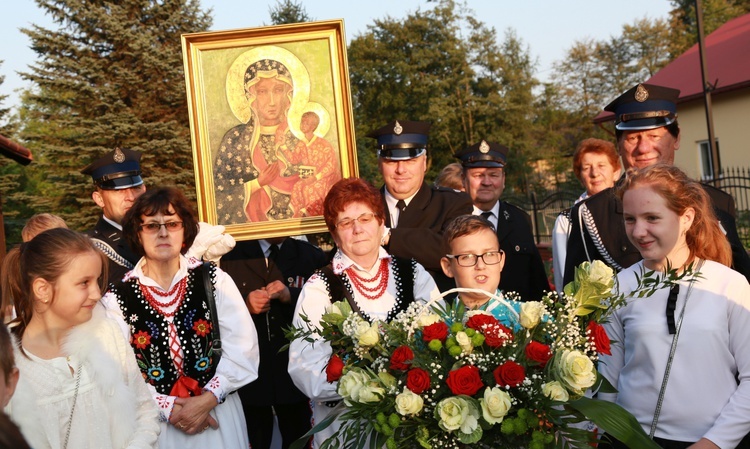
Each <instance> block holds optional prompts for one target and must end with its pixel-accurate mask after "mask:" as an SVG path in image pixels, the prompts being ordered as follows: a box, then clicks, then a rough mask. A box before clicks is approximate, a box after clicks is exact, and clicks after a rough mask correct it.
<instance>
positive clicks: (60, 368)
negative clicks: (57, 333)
mask: <svg viewBox="0 0 750 449" xmlns="http://www.w3.org/2000/svg"><path fill="white" fill-rule="evenodd" d="M64 351H65V353H66V354H70V356H69V357H57V358H54V359H50V360H45V359H41V358H39V357H37V356H35V355H34V354H31V353H30V352H28V351H21V350H20V348H19V347H18V346H16V348H15V350H14V357H15V361H16V365H17V366H18V369H19V371H20V377H19V381H18V387H17V389H16V393H15V395H14V396H13V399H12V400H11V401H10V404H9V405H8V407H7V409H6V411H7V412H8V413H9V415H10V417H11V419H13V421H15V422H16V423H17V424H18V426H19V427H20V428H21V432H22V433H23V435H24V437H25V438H26V440H27V441H28V442H29V444H30V445H31V447H33V448H34V449H47V448H49V449H62V447H63V445H64V441H65V434H66V432H67V431H68V427H70V438H69V441H68V446H67V447H68V449H86V448H91V449H110V448H111V449H121V448H132V449H136V448H143V449H147V448H156V447H158V443H157V440H158V436H159V419H158V411H157V408H156V404H155V403H154V401H153V399H152V398H151V393H150V392H149V391H148V388H147V387H146V384H145V383H144V382H143V377H141V372H140V370H139V369H138V366H137V365H136V363H135V356H134V355H133V351H132V349H131V348H130V345H129V344H128V343H127V341H125V339H124V338H123V336H122V332H121V330H120V328H119V326H118V325H117V323H115V322H114V321H113V320H111V319H109V318H107V317H105V316H104V311H103V310H102V309H101V307H96V308H95V309H94V316H93V318H92V319H91V320H90V321H88V322H86V323H84V324H82V325H79V326H76V327H75V328H74V329H73V330H72V331H71V332H70V335H69V336H68V337H67V339H66V342H65V345H64ZM79 367H80V385H79V388H78V395H77V397H76V394H75V393H76V381H77V378H78V369H79ZM74 398H75V399H74ZM74 400H75V409H74V411H73V415H72V421H71V408H72V407H73V402H74Z"/></svg>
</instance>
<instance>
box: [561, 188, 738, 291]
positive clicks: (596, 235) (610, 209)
mask: <svg viewBox="0 0 750 449" xmlns="http://www.w3.org/2000/svg"><path fill="white" fill-rule="evenodd" d="M703 188H704V189H705V190H706V193H708V196H709V197H710V198H711V202H712V203H713V206H714V213H715V214H716V216H717V218H718V219H719V222H720V224H721V226H722V228H723V229H724V230H725V231H726V233H727V240H729V244H730V246H731V247H732V268H734V269H735V270H736V271H738V272H740V273H742V274H744V275H745V277H746V278H748V280H750V257H748V255H747V252H746V251H745V248H743V246H742V242H741V241H740V237H739V235H738V234H737V224H736V222H735V214H736V212H735V208H734V199H733V198H732V196H731V195H729V194H728V193H725V192H723V191H721V190H719V189H717V188H715V187H713V186H708V185H705V184H703ZM583 205H585V206H586V207H585V209H582V206H583ZM622 212H623V211H622V201H620V199H619V198H617V196H615V194H614V188H609V189H606V190H603V191H601V192H599V193H597V194H596V195H594V196H592V197H589V198H587V199H585V200H584V201H581V202H580V203H578V204H576V205H575V206H574V207H573V210H572V211H571V214H570V225H571V226H570V237H569V238H568V246H567V250H566V255H565V276H564V278H563V285H564V284H567V283H568V282H570V281H572V280H573V277H574V276H575V267H577V266H578V265H580V264H581V263H583V262H585V261H587V260H590V261H593V260H601V261H603V262H604V263H606V264H607V265H609V266H611V267H612V268H613V269H614V270H615V271H620V270H621V269H623V268H627V267H629V266H631V265H633V264H634V263H636V262H638V261H639V260H641V254H640V253H639V252H638V250H637V249H636V247H635V246H633V244H632V243H630V240H628V236H627V234H625V222H624V220H623V217H622ZM582 230H583V232H581V231H582ZM581 234H583V236H581Z"/></svg>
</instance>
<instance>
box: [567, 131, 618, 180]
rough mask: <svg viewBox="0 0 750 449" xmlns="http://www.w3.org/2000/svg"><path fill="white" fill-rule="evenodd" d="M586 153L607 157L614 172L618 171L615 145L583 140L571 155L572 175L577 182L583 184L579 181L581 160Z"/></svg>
mask: <svg viewBox="0 0 750 449" xmlns="http://www.w3.org/2000/svg"><path fill="white" fill-rule="evenodd" d="M588 153H597V154H603V155H605V156H607V160H608V161H609V163H610V164H612V167H613V168H614V169H615V170H619V169H620V155H619V154H617V149H616V148H615V144H613V143H612V142H608V141H606V140H602V139H594V138H590V139H584V140H582V141H581V142H580V143H579V144H578V147H577V148H576V151H575V153H573V173H574V174H575V175H576V178H578V180H579V181H581V182H583V181H582V179H581V170H582V169H583V162H582V159H583V156H585V155H586V154H588Z"/></svg>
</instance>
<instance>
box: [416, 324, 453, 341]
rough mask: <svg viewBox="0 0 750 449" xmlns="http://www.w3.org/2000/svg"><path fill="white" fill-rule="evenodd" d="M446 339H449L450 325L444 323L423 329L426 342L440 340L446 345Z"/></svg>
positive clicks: (423, 337)
mask: <svg viewBox="0 0 750 449" xmlns="http://www.w3.org/2000/svg"><path fill="white" fill-rule="evenodd" d="M446 338H448V325H447V324H445V323H444V322H442V321H438V322H437V323H432V324H430V325H429V326H425V328H424V329H422V339H423V340H424V341H426V342H430V341H432V340H440V341H442V342H443V343H445V339H446Z"/></svg>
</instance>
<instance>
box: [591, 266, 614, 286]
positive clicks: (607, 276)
mask: <svg viewBox="0 0 750 449" xmlns="http://www.w3.org/2000/svg"><path fill="white" fill-rule="evenodd" d="M614 277H615V272H614V271H612V268H610V267H609V266H607V264H605V263H604V262H602V261H601V260H595V261H593V262H591V267H590V268H589V279H590V280H591V282H597V283H600V284H605V285H607V284H611V283H612V282H613V280H614Z"/></svg>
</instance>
